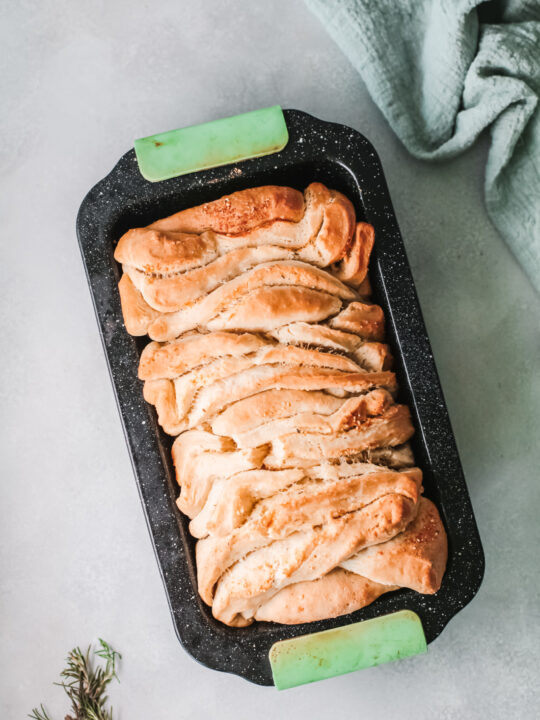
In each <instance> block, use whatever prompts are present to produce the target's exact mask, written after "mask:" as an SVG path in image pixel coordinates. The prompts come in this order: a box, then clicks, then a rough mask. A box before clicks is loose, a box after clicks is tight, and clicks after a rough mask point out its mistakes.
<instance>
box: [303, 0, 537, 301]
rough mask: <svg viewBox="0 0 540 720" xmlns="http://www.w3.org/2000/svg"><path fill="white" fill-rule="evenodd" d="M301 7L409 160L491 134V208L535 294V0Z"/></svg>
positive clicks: (445, 153)
mask: <svg viewBox="0 0 540 720" xmlns="http://www.w3.org/2000/svg"><path fill="white" fill-rule="evenodd" d="M305 1H306V3H307V5H308V7H309V8H310V9H311V10H312V11H313V12H314V13H315V14H316V15H317V16H318V17H319V18H320V20H321V21H322V23H323V24H324V26H325V27H326V28H327V30H328V32H329V33H330V34H331V36H332V37H333V38H334V40H335V41H336V42H337V44H338V45H339V46H340V47H341V49H342V50H343V51H344V52H345V54H346V55H347V57H348V58H349V60H350V61H351V63H352V64H353V65H354V67H355V68H356V69H357V70H358V72H359V73H360V75H361V76H362V79H363V80H364V82H365V84H366V86H367V88H368V90H369V92H370V94H371V97H372V98H373V100H374V101H375V103H376V104H377V105H378V106H379V108H380V109H381V110H382V112H383V114H384V116H385V117H386V119H387V120H388V122H389V123H390V126H391V127H392V129H393V130H394V132H395V133H396V135H397V136H398V137H399V138H400V140H401V141H402V142H403V144H404V145H405V147H406V148H407V149H408V150H409V152H411V153H412V154H413V155H414V156H415V157H417V158H421V159H423V160H442V159H445V158H450V157H454V156H455V155H457V154H459V153H461V152H462V151H463V150H465V149H466V148H468V147H470V146H471V145H472V144H473V143H474V141H475V140H476V138H477V137H478V136H479V135H480V133H481V132H482V131H483V130H485V129H486V128H489V131H490V133H491V146H490V150H489V155H488V161H487V167H486V177H485V198H486V206H487V211H488V213H489V215H490V217H491V219H492V221H493V223H494V224H495V226H496V227H497V228H498V230H499V232H500V233H501V235H502V236H503V237H504V238H505V239H506V241H507V243H508V245H509V246H510V247H511V249H512V250H513V252H514V254H515V256H516V257H517V259H518V261H519V262H520V263H521V265H522V266H523V268H524V270H525V271H526V272H527V273H528V275H529V277H530V278H531V280H532V283H533V285H534V286H535V287H536V289H537V290H538V291H540V103H539V95H540V0H530V1H529V2H527V1H526V0H507V1H506V2H504V1H500V2H488V3H481V2H479V0H305Z"/></svg>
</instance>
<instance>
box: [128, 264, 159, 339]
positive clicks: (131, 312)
mask: <svg viewBox="0 0 540 720" xmlns="http://www.w3.org/2000/svg"><path fill="white" fill-rule="evenodd" d="M118 290H119V292H120V303H121V305H122V315H123V316H124V325H125V327H126V330H127V331H128V333H129V334H130V335H135V336H140V335H146V333H147V332H148V328H149V326H150V325H151V324H152V323H153V322H154V321H155V320H156V319H157V318H158V317H159V313H158V312H157V310H154V309H153V308H151V307H150V305H148V303H147V302H145V300H144V298H143V296H142V295H141V293H140V292H139V291H138V290H137V288H136V287H135V286H134V285H133V283H132V282H131V280H130V279H129V278H128V276H127V275H122V277H121V278H120V282H119V283H118Z"/></svg>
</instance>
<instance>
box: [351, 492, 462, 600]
mask: <svg viewBox="0 0 540 720" xmlns="http://www.w3.org/2000/svg"><path fill="white" fill-rule="evenodd" d="M447 555H448V545H447V539H446V533H445V531H444V526H443V524H442V521H441V518H440V515H439V512H438V510H437V508H436V507H435V505H434V504H433V503H432V502H431V500H428V499H427V498H420V502H419V505H418V513H417V515H416V517H415V519H414V520H413V521H412V522H411V523H410V525H409V526H408V527H407V528H406V530H404V531H403V532H402V533H401V534H400V535H398V536H397V537H395V538H394V539H393V540H390V541H389V542H387V543H385V544H384V545H381V546H380V547H378V548H375V547H372V548H367V549H365V550H362V551H361V552H359V553H358V554H357V555H355V556H353V557H352V558H349V560H347V561H346V562H345V563H343V567H345V568H346V569H347V570H350V571H351V572H355V573H357V574H359V575H364V576H366V577H369V578H371V579H372V580H375V581H376V582H380V583H384V584H394V585H399V586H400V587H408V588H411V589H412V590H416V591H417V592H419V593H428V594H433V593H435V592H437V590H438V589H439V588H440V586H441V581H442V577H443V574H444V569H445V567H446V559H447Z"/></svg>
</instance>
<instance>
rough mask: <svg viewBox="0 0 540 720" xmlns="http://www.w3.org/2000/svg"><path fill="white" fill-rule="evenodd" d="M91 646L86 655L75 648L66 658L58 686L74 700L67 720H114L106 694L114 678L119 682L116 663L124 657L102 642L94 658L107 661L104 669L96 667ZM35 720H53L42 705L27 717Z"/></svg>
mask: <svg viewBox="0 0 540 720" xmlns="http://www.w3.org/2000/svg"><path fill="white" fill-rule="evenodd" d="M90 650H91V646H90V647H89V648H88V650H87V651H86V653H83V652H82V651H81V649H80V648H78V647H77V648H74V649H73V650H72V651H71V652H70V653H69V655H68V656H67V660H66V662H67V665H66V667H65V668H64V670H62V672H61V673H60V677H62V678H64V680H63V681H62V682H59V683H55V685H59V686H60V687H62V688H64V691H65V692H66V695H67V696H68V697H69V699H70V700H71V711H70V712H71V715H66V717H65V718H64V720H112V718H113V713H112V709H109V710H108V709H107V708H106V707H105V705H106V704H107V695H105V690H106V688H107V685H108V684H109V683H110V682H111V680H112V679H113V678H116V679H117V680H118V676H117V674H116V663H117V661H118V660H119V659H120V658H121V657H122V656H121V655H120V654H119V653H117V652H116V651H115V650H113V649H112V647H111V646H110V645H109V644H108V643H106V642H105V640H102V639H101V638H99V648H98V649H97V650H94V654H95V655H97V656H98V657H100V658H103V659H104V660H105V667H102V666H101V665H98V666H97V667H93V665H92V662H91V659H90ZM28 717H30V718H33V720H51V718H50V717H49V715H48V714H47V711H46V710H45V708H44V707H43V705H40V707H39V708H34V709H33V710H32V713H31V714H30V715H29V716H28Z"/></svg>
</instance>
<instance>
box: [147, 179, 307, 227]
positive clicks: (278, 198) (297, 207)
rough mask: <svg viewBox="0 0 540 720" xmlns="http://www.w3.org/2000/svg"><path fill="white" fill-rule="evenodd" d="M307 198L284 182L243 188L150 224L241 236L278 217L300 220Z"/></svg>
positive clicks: (278, 218)
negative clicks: (281, 184)
mask: <svg viewBox="0 0 540 720" xmlns="http://www.w3.org/2000/svg"><path fill="white" fill-rule="evenodd" d="M303 213H304V198H303V196H302V193H300V192H298V190H293V189H292V188H290V187H282V186H280V185H263V186H262V187H256V188H249V189H247V190H239V191H238V192H235V193H232V194H231V195H225V196H223V197H221V198H219V200H213V201H212V202H208V203H204V204H203V205H197V207H192V208H187V209H186V210H181V211H180V212H177V213H175V214H174V215H170V216H169V217H167V218H163V219H162V220H157V221H156V222H155V223H153V224H152V225H150V227H151V228H156V229H158V230H165V231H173V232H183V233H202V232H206V231H208V230H212V231H213V232H217V233H226V234H228V235H238V234H240V233H245V232H248V231H249V230H252V229H253V228H256V227H259V226H260V225H264V224H266V223H270V222H274V221H276V220H287V221H289V222H299V220H300V219H301V218H302V215H303Z"/></svg>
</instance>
